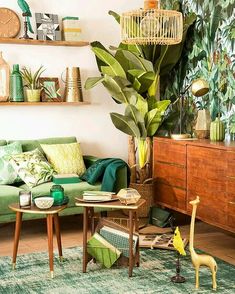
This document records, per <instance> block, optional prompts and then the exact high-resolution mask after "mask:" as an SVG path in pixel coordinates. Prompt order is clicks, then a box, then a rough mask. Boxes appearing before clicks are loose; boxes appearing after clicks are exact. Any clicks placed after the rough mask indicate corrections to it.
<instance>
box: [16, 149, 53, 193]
mask: <svg viewBox="0 0 235 294" xmlns="http://www.w3.org/2000/svg"><path fill="white" fill-rule="evenodd" d="M10 163H11V164H12V167H13V168H14V170H15V171H16V172H17V173H18V175H19V176H20V178H21V179H22V180H23V181H24V182H25V183H26V184H27V185H28V186H29V187H30V188H32V187H35V186H37V185H40V184H42V183H45V182H48V181H50V180H51V179H52V176H53V173H54V169H53V168H52V166H51V165H50V164H49V163H48V162H47V161H46V158H45V157H44V155H43V154H42V153H41V152H40V151H39V150H38V149H35V150H33V151H29V152H24V153H21V154H16V155H11V159H10Z"/></svg>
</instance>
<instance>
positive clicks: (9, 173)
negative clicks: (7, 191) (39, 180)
mask: <svg viewBox="0 0 235 294" xmlns="http://www.w3.org/2000/svg"><path fill="white" fill-rule="evenodd" d="M19 153H22V147H21V144H20V143H19V142H14V143H11V144H9V145H5V146H0V185H10V184H14V183H16V182H20V181H21V179H20V178H19V177H18V174H17V172H15V170H14V169H13V167H12V165H11V164H10V162H9V159H10V156H11V155H13V154H19Z"/></svg>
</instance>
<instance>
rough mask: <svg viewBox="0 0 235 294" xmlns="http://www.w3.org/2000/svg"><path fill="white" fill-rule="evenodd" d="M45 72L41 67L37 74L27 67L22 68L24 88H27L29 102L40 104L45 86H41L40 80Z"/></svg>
mask: <svg viewBox="0 0 235 294" xmlns="http://www.w3.org/2000/svg"><path fill="white" fill-rule="evenodd" d="M43 72H44V69H43V66H40V67H39V68H38V70H37V71H36V72H35V73H33V72H32V71H31V69H27V68H26V67H23V68H22V70H21V75H22V77H23V80H24V86H25V87H26V97H27V101H28V102H40V96H41V91H42V88H43V86H42V85H41V84H40V81H39V78H40V77H41V75H42V73H43Z"/></svg>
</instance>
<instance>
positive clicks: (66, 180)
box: [53, 174, 82, 185]
mask: <svg viewBox="0 0 235 294" xmlns="http://www.w3.org/2000/svg"><path fill="white" fill-rule="evenodd" d="M81 181H82V180H81V179H80V178H79V176H78V175H76V174H57V175H53V183H54V184H56V185H63V184H75V183H80V182H81Z"/></svg>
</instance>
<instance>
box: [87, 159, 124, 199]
mask: <svg viewBox="0 0 235 294" xmlns="http://www.w3.org/2000/svg"><path fill="white" fill-rule="evenodd" d="M83 159H84V163H85V166H86V168H89V167H90V166H91V165H92V164H94V163H95V162H96V161H97V160H98V159H100V158H98V157H95V156H91V155H85V156H83ZM127 178H128V171H127V168H126V167H122V168H120V169H118V171H117V180H116V183H115V192H116V193H117V192H119V190H121V189H123V188H127V187H128V179H127Z"/></svg>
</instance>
